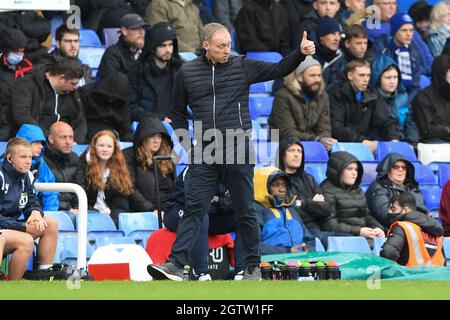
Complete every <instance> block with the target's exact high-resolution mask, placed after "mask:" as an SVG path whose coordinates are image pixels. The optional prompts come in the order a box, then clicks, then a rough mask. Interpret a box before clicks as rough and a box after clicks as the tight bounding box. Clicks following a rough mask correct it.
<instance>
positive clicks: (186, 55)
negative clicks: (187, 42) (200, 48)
mask: <svg viewBox="0 0 450 320" xmlns="http://www.w3.org/2000/svg"><path fill="white" fill-rule="evenodd" d="M178 54H179V55H180V58H181V59H183V60H184V61H191V60H194V59H195V58H197V55H196V54H195V53H193V52H180V53H178Z"/></svg>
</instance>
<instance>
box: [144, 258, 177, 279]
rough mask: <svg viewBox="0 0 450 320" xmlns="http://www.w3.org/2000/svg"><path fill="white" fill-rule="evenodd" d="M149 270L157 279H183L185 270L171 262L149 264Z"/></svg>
mask: <svg viewBox="0 0 450 320" xmlns="http://www.w3.org/2000/svg"><path fill="white" fill-rule="evenodd" d="M147 271H148V273H150V275H151V276H152V277H153V279H155V280H173V281H183V270H182V269H180V268H178V267H177V266H175V265H174V264H173V263H171V262H166V263H163V264H159V265H155V264H149V265H148V266H147Z"/></svg>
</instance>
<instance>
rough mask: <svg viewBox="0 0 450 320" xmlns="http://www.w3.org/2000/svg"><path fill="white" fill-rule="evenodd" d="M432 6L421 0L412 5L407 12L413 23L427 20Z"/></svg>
mask: <svg viewBox="0 0 450 320" xmlns="http://www.w3.org/2000/svg"><path fill="white" fill-rule="evenodd" d="M432 9H433V6H432V5H430V4H428V2H426V1H424V0H421V1H417V2H416V3H414V4H413V5H412V6H411V7H410V8H409V10H408V14H409V15H410V16H411V17H412V18H413V20H414V22H420V21H424V20H429V19H430V15H431V10H432Z"/></svg>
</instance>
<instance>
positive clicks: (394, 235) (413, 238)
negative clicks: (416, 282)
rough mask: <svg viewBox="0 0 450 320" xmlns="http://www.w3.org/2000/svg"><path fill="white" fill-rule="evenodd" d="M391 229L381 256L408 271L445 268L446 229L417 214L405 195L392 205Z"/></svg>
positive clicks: (406, 193)
mask: <svg viewBox="0 0 450 320" xmlns="http://www.w3.org/2000/svg"><path fill="white" fill-rule="evenodd" d="M388 219H389V220H390V225H391V228H390V230H389V232H388V238H387V240H386V242H385V243H384V245H383V249H382V250H381V252H380V256H381V257H383V258H387V259H390V260H393V261H396V262H397V263H398V264H400V265H403V266H407V267H425V266H444V265H445V257H444V255H443V250H442V242H443V235H444V228H443V227H442V225H441V224H440V223H439V222H438V221H436V220H435V219H433V218H431V217H429V216H427V215H424V214H422V213H420V212H417V211H416V202H415V200H414V197H413V196H412V195H411V194H410V193H408V192H403V193H401V194H399V195H396V196H394V197H393V198H392V199H391V200H390V201H389V214H388Z"/></svg>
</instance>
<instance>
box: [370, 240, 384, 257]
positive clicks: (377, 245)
mask: <svg viewBox="0 0 450 320" xmlns="http://www.w3.org/2000/svg"><path fill="white" fill-rule="evenodd" d="M386 239H387V238H374V239H373V254H374V255H376V256H380V252H381V249H382V248H383V244H384V243H385V242H386Z"/></svg>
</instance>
